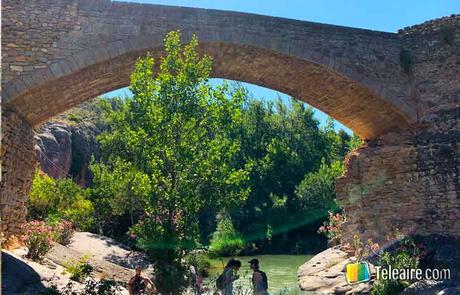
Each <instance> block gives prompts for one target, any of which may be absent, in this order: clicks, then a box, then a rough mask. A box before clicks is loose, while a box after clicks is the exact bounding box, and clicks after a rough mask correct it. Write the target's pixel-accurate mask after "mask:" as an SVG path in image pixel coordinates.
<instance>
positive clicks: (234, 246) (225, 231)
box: [209, 212, 245, 257]
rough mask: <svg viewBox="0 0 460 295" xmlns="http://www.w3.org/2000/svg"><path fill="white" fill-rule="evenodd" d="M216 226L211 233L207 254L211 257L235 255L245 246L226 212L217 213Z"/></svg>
mask: <svg viewBox="0 0 460 295" xmlns="http://www.w3.org/2000/svg"><path fill="white" fill-rule="evenodd" d="M216 219H217V228H216V231H215V232H214V233H213V234H212V238H211V244H210V245H209V254H210V255H211V256H213V257H218V256H236V255H238V254H240V252H241V250H243V249H244V247H245V241H244V239H243V236H242V235H241V234H240V233H239V232H238V231H237V230H236V229H235V228H234V226H233V223H232V218H231V217H230V215H229V214H228V213H226V212H221V213H219V214H217V218H216Z"/></svg>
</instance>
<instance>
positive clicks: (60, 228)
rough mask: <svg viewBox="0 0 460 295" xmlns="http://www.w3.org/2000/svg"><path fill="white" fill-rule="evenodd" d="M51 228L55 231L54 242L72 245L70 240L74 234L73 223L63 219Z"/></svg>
mask: <svg viewBox="0 0 460 295" xmlns="http://www.w3.org/2000/svg"><path fill="white" fill-rule="evenodd" d="M51 226H52V227H53V229H54V232H55V237H54V240H55V241H56V242H57V243H59V244H61V245H64V246H66V245H68V244H70V240H71V239H72V236H73V233H74V228H73V224H72V222H70V221H67V220H64V219H62V220H60V221H59V222H56V223H52V224H51Z"/></svg>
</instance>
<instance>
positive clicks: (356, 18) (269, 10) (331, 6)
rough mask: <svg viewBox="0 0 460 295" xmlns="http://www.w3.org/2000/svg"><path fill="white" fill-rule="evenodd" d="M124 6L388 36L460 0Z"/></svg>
mask: <svg viewBox="0 0 460 295" xmlns="http://www.w3.org/2000/svg"><path fill="white" fill-rule="evenodd" d="M125 2H140V3H151V4H163V5H175V6H187V7H200V8H209V9H221V10H233V11H241V12H249V13H257V14H264V15H271V16H279V17H286V18H292V19H299V20H305V21H313V22H320V23H328V24H334V25H341V26H348V27H356V28H363V29H370V30H377V31H386V32H397V30H398V29H401V28H404V27H407V26H411V25H414V24H420V23H423V22H424V21H427V20H430V19H434V18H439V17H442V16H448V15H451V14H458V13H460V1H459V0H399V1H398V0H334V1H332V0H330V1H328V0H315V1H311V0H303V1H302V0H290V1H287V0H278V1H269V0H217V1H216V0H215V1H212V0H163V1H155V0H135V1H126V0H125ZM219 82H220V81H219V80H218V79H212V83H213V84H217V83H219ZM244 85H245V86H247V87H248V88H249V90H250V91H251V92H252V93H253V94H254V96H255V97H258V98H265V99H272V98H276V97H277V94H278V93H277V92H276V91H273V90H270V89H267V88H263V87H259V86H256V85H251V84H246V83H244ZM125 93H127V90H126V89H120V90H117V91H113V92H111V93H108V94H106V95H105V96H115V95H123V94H125ZM281 95H282V94H281ZM282 96H283V95H282ZM316 116H317V118H318V119H319V120H320V122H322V123H324V121H325V119H326V114H324V113H322V112H320V111H319V110H317V111H316ZM336 128H337V129H339V128H343V129H345V130H346V131H348V132H351V131H350V130H349V129H348V128H346V127H345V126H343V125H342V124H340V123H337V124H336Z"/></svg>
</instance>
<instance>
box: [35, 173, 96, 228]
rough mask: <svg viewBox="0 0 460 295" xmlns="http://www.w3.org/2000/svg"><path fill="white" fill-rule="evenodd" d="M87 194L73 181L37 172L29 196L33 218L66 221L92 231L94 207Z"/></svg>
mask: <svg viewBox="0 0 460 295" xmlns="http://www.w3.org/2000/svg"><path fill="white" fill-rule="evenodd" d="M87 194H88V192H87V190H86V189H84V188H81V187H80V186H78V184H76V183H75V182H73V181H72V180H71V179H57V180H54V179H53V178H51V177H49V176H48V175H46V174H45V173H43V172H40V171H39V170H38V169H37V171H36V173H35V177H34V180H33V183H32V188H31V191H30V193H29V218H31V219H39V220H45V219H54V220H55V219H65V220H68V221H70V222H72V223H73V224H74V225H75V227H76V228H78V229H80V230H89V229H91V228H92V225H93V223H94V217H93V213H94V208H93V204H92V202H91V201H90V200H88V199H87Z"/></svg>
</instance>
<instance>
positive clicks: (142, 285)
mask: <svg viewBox="0 0 460 295" xmlns="http://www.w3.org/2000/svg"><path fill="white" fill-rule="evenodd" d="M141 271H142V269H141V267H140V266H137V267H136V274H135V275H134V277H132V278H131V279H130V280H129V283H128V291H129V294H130V295H138V294H144V292H145V289H146V288H147V285H148V284H150V285H151V286H152V287H153V283H152V281H151V280H150V279H149V278H146V277H143V276H141Z"/></svg>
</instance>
